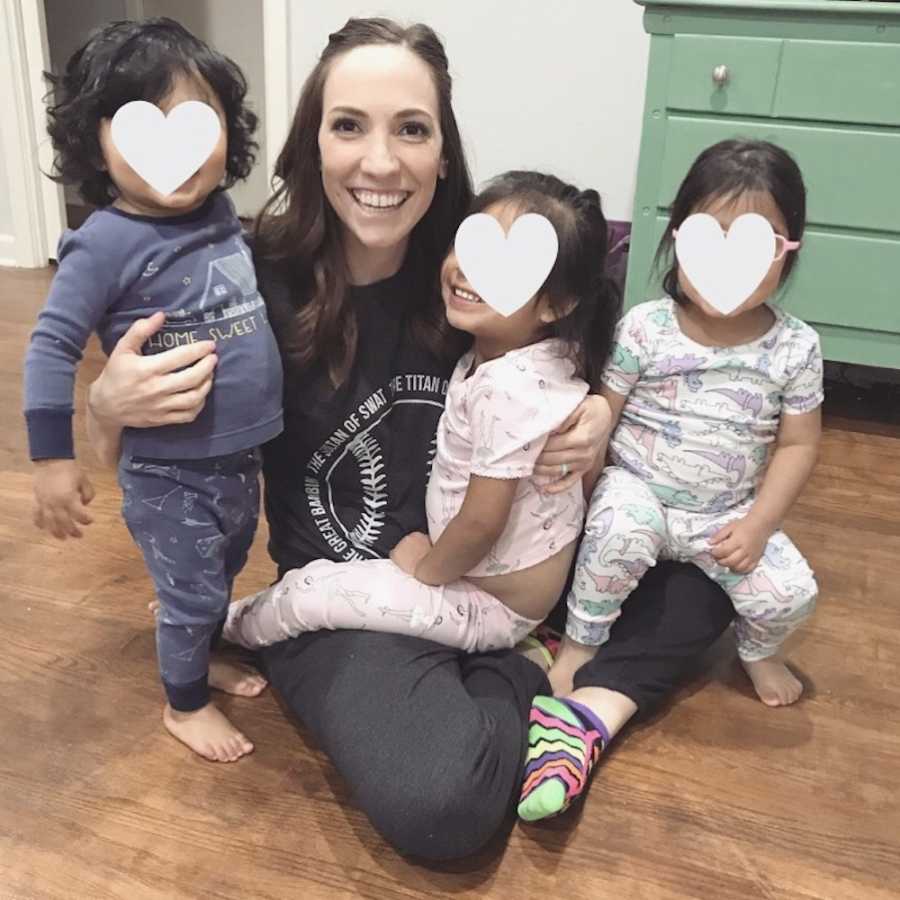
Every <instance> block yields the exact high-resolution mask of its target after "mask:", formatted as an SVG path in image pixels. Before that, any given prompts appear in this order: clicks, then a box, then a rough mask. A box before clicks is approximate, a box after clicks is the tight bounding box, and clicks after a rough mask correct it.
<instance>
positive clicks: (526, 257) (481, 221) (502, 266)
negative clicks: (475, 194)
mask: <svg viewBox="0 0 900 900" xmlns="http://www.w3.org/2000/svg"><path fill="white" fill-rule="evenodd" d="M455 250H456V260H457V262H458V263H459V267H460V269H461V270H462V273H463V275H465V276H466V280H467V281H468V282H469V284H470V285H472V288H473V289H474V290H475V291H476V292H477V293H478V295H479V296H480V297H481V299H482V300H484V302H485V303H487V304H488V305H489V306H490V307H492V308H493V309H495V310H496V311H497V312H498V313H500V314H501V315H503V316H511V315H512V314H513V313H514V312H516V311H517V310H519V309H521V308H522V307H523V306H524V305H525V304H526V303H527V302H528V301H529V300H530V299H531V298H532V297H533V296H534V295H535V294H536V293H537V292H538V291H539V290H540V288H541V285H542V284H543V283H544V281H545V280H546V278H547V276H548V275H549V274H550V271H551V270H552V268H553V264H554V263H555V262H556V255H557V253H558V252H559V239H558V238H557V236H556V230H555V229H554V228H553V226H552V225H551V224H550V221H549V220H548V219H547V218H546V217H545V216H541V215H538V214H537V213H526V214H525V215H523V216H519V218H518V219H516V221H515V222H513V224H512V227H511V228H510V229H509V234H504V232H503V226H501V224H500V223H499V222H498V221H497V220H496V219H495V218H494V217H493V216H489V215H488V214H487V213H476V214H475V215H472V216H469V217H468V218H466V219H464V220H463V222H462V224H461V225H460V226H459V229H458V230H457V232H456V244H455Z"/></svg>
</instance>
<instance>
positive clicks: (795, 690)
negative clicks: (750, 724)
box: [741, 656, 803, 706]
mask: <svg viewBox="0 0 900 900" xmlns="http://www.w3.org/2000/svg"><path fill="white" fill-rule="evenodd" d="M741 662H742V663H743V666H744V670H745V671H746V672H747V674H748V675H749V676H750V680H751V681H752V682H753V687H755V688H756V693H757V694H759V699H760V700H762V702H763V703H765V704H766V706H789V705H790V704H791V703H794V702H796V701H797V700H799V699H800V695H801V694H802V693H803V685H802V684H801V682H800V680H799V679H798V678H797V677H796V676H795V675H794V673H793V672H791V670H790V669H789V668H788V667H787V666H786V665H785V664H784V662H783V660H781V659H779V658H778V657H777V656H770V657H768V659H757V660H753V661H752V662H751V661H748V660H741Z"/></svg>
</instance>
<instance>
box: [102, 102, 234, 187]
mask: <svg viewBox="0 0 900 900" xmlns="http://www.w3.org/2000/svg"><path fill="white" fill-rule="evenodd" d="M221 128H222V126H221V124H220V123H219V117H218V116H217V115H216V112H215V110H214V109H213V108H212V107H211V106H209V105H208V104H206V103H201V102H200V101H199V100H186V101H185V102H184V103H179V104H178V105H177V106H176V107H174V108H173V109H172V110H170V111H169V114H168V115H167V116H166V115H164V114H163V112H162V110H160V109H159V107H158V106H155V105H154V104H153V103H148V102H147V101H146V100H132V101H131V102H130V103H125V104H124V105H123V106H120V107H119V109H118V110H117V111H116V114H115V115H114V116H113V118H112V123H111V125H110V137H111V138H112V142H113V144H114V145H115V147H116V150H118V151H119V153H120V154H121V155H122V158H123V159H124V160H125V162H127V163H128V165H129V166H131V168H132V169H134V171H135V172H137V174H138V175H140V176H141V178H143V179H144V181H146V182H147V184H149V185H150V187H152V188H153V189H154V190H155V191H158V192H159V193H160V194H163V195H164V196H165V195H168V194H171V193H172V192H173V191H174V190H175V189H176V188H178V187H179V186H181V185H182V184H184V183H185V181H187V180H188V179H189V178H190V177H191V176H192V175H193V174H194V173H195V172H196V171H197V170H198V169H199V168H200V167H201V166H202V165H203V163H205V162H206V160H207V159H209V157H210V154H211V153H212V152H213V150H214V149H215V147H216V144H217V143H218V140H219V133H220V131H221Z"/></svg>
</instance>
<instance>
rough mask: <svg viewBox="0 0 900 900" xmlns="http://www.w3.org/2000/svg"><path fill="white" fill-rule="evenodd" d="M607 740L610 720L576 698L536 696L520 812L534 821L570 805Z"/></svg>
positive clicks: (527, 819) (585, 784)
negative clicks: (603, 717) (607, 728)
mask: <svg viewBox="0 0 900 900" xmlns="http://www.w3.org/2000/svg"><path fill="white" fill-rule="evenodd" d="M608 743H609V732H608V731H607V730H606V726H605V725H604V724H603V722H601V721H600V719H599V718H598V717H597V716H596V715H595V714H594V713H593V712H591V710H589V709H588V708H587V707H586V706H583V705H582V704H581V703H576V702H575V701H574V700H560V699H557V698H555V697H535V698H534V702H533V703H532V705H531V714H530V716H529V726H528V753H527V754H526V756H525V779H524V781H523V783H522V796H521V799H520V801H519V817H520V818H522V819H525V820H526V821H528V822H534V821H536V820H537V819H546V818H547V817H548V816H555V815H558V814H559V813H561V812H563V810H566V809H568V808H569V806H570V805H571V803H572V801H573V800H574V799H575V798H576V797H578V796H579V795H580V794H581V793H582V792H583V791H584V789H585V788H586V787H587V783H588V779H589V778H590V774H591V770H592V769H593V768H594V765H595V763H596V762H597V760H598V759H599V758H600V754H601V753H602V752H603V749H604V748H605V747H606V745H607V744H608Z"/></svg>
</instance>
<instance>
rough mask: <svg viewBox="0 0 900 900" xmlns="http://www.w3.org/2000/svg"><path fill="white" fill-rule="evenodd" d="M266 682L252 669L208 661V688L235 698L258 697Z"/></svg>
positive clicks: (217, 660)
mask: <svg viewBox="0 0 900 900" xmlns="http://www.w3.org/2000/svg"><path fill="white" fill-rule="evenodd" d="M268 683H269V682H268V681H266V679H265V678H263V677H262V675H260V674H259V673H257V672H254V671H253V669H248V668H247V667H246V666H242V665H239V664H238V663H235V662H231V661H230V660H226V659H216V658H215V657H213V658H212V659H211V660H210V661H209V686H210V687H211V688H215V689H216V690H218V691H224V692H225V693H226V694H234V695H235V696H236V697H258V696H259V695H260V694H261V693H262V692H263V691H264V690H265V689H266V686H267V685H268Z"/></svg>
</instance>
